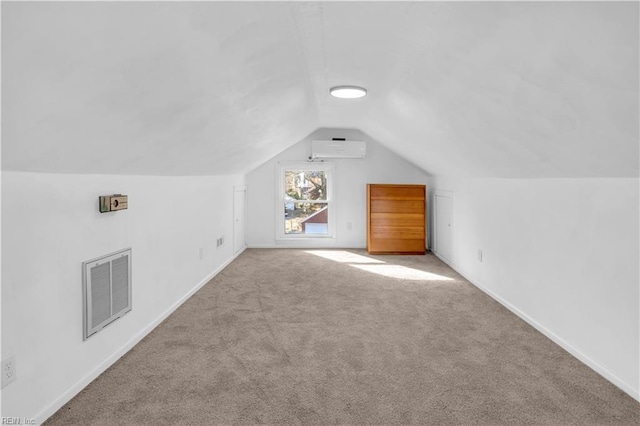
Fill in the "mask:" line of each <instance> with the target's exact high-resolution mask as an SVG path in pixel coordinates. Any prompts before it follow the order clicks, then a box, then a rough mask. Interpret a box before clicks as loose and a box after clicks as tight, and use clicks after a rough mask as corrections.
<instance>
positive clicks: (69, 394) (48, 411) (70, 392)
mask: <svg viewBox="0 0 640 426" xmlns="http://www.w3.org/2000/svg"><path fill="white" fill-rule="evenodd" d="M244 250H245V249H242V250H240V251H239V252H238V253H237V254H235V255H233V256H232V257H231V258H230V259H229V260H227V261H226V262H225V263H223V264H222V265H220V266H219V267H218V268H217V269H216V270H214V271H213V272H212V273H210V274H209V275H207V276H206V277H205V278H204V279H203V280H202V281H200V282H199V283H198V284H197V285H196V286H195V287H193V288H192V289H191V290H189V291H188V292H187V293H186V294H185V295H184V296H182V297H181V298H180V299H179V300H178V301H177V302H175V303H174V304H173V305H171V306H170V307H169V308H168V309H167V310H166V311H164V312H163V313H162V314H160V316H158V318H156V319H155V320H153V321H151V323H149V325H147V326H146V327H145V328H143V329H142V330H140V332H139V333H138V334H136V335H135V336H134V337H133V338H131V340H129V341H128V342H127V343H125V344H124V345H123V346H122V347H121V348H119V349H117V350H116V351H114V352H113V353H112V354H111V355H110V356H108V357H107V358H106V359H105V360H104V361H103V362H102V363H100V365H98V366H97V367H96V368H94V369H93V371H91V372H90V373H89V374H87V375H86V376H84V377H83V378H82V379H80V380H78V382H77V383H76V384H75V385H73V386H71V387H70V388H69V389H67V390H66V391H65V392H64V393H63V394H62V395H60V396H59V397H57V398H55V399H54V400H53V401H51V402H50V403H49V405H47V406H46V407H45V408H44V409H43V410H41V411H40V412H39V413H38V414H36V416H35V417H34V420H35V422H36V424H42V423H43V422H44V421H45V420H47V419H48V418H49V417H51V416H52V415H54V414H55V413H56V411H58V410H59V409H60V408H62V407H63V406H64V405H65V404H66V403H67V402H69V401H71V399H72V398H73V397H74V396H76V395H77V394H78V393H80V391H82V390H83V389H84V388H85V387H87V385H88V384H89V383H91V382H92V381H93V380H95V379H96V378H97V377H98V376H99V375H100V374H102V373H104V372H105V371H106V370H107V369H108V368H109V367H111V366H112V365H113V364H115V362H116V361H118V359H120V357H122V356H123V355H124V354H126V353H127V352H129V350H131V348H133V347H134V346H135V345H136V344H138V343H139V342H140V341H141V340H142V339H144V338H145V337H146V336H147V334H149V333H151V332H152V331H153V330H154V329H155V328H156V327H157V326H158V325H159V324H160V323H161V322H162V321H164V320H165V319H166V318H167V317H168V316H169V315H171V314H172V313H173V312H174V311H175V310H176V309H178V308H179V307H180V305H182V304H183V303H184V302H186V301H187V300H188V299H189V298H190V297H191V296H193V295H194V294H195V292H197V291H198V290H200V289H201V288H202V287H203V286H204V285H205V284H206V283H208V282H209V281H210V280H211V279H212V278H213V277H215V276H216V275H218V273H220V271H222V270H223V269H224V268H226V267H227V266H228V265H229V264H230V263H231V262H233V260H235V258H236V257H238V256H240V255H241V254H242V253H243V252H244Z"/></svg>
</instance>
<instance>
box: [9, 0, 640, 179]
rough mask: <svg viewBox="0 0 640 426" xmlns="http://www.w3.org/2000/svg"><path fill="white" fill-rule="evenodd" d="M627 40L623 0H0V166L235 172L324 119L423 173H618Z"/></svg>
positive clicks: (632, 140) (632, 147)
mask: <svg viewBox="0 0 640 426" xmlns="http://www.w3.org/2000/svg"><path fill="white" fill-rule="evenodd" d="M638 40H639V25H638V3H637V2H631V3H629V2H627V3H613V2H602V3H593V2H586V3H577V2H541V3H536V2H513V3H511V2H310V3H306V2H305V3H303V2H135V3H128V2H86V3H83V2H69V3H67V2H64V3H62V2H61V3H58V2H43V3H32V2H27V3H13V2H3V3H2V167H3V169H4V170H20V171H37V172H55V173H106V174H132V175H138V174H152V175H216V174H232V173H243V172H246V171H249V170H251V169H252V168H254V167H255V166H257V165H259V164H260V163H262V162H263V161H265V160H267V159H269V158H271V157H273V156H274V155H276V154H277V153H279V152H280V151H282V150H283V149H286V148H287V147H289V146H290V145H292V144H294V143H296V142H297V141H299V140H301V139H303V138H304V137H305V136H307V135H308V134H310V133H312V132H313V131H314V130H316V129H317V128H320V127H325V128H354V129H359V130H361V131H363V132H365V133H366V134H368V135H369V136H370V137H371V138H373V139H375V140H377V141H378V142H380V143H382V144H384V145H386V146H387V147H389V148H391V149H392V150H394V151H395V152H397V153H398V154H399V155H401V156H403V157H405V158H407V159H409V160H410V161H412V162H413V163H415V164H416V165H418V166H419V167H421V168H422V169H424V170H425V171H427V172H429V173H432V174H436V175H460V176H487V177H489V176H491V177H524V178H527V177H631V176H634V177H636V176H638V162H639V146H638V145H639V141H638V138H639V136H638V134H639V118H638V115H639V105H638V95H639V91H638V79H639V75H638V62H639V42H638ZM342 84H356V85H361V86H364V87H366V88H367V89H368V91H369V94H368V95H367V96H366V97H365V98H362V99H359V100H355V101H345V100H339V99H334V98H332V97H330V96H329V93H328V89H329V88H330V87H331V86H335V85H342Z"/></svg>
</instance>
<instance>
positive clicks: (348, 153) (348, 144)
mask: <svg viewBox="0 0 640 426" xmlns="http://www.w3.org/2000/svg"><path fill="white" fill-rule="evenodd" d="M366 153H367V144H366V142H361V141H347V140H336V139H334V140H330V141H311V159H314V160H315V159H323V158H364V156H365V154H366Z"/></svg>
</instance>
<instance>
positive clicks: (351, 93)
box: [329, 86, 367, 99]
mask: <svg viewBox="0 0 640 426" xmlns="http://www.w3.org/2000/svg"><path fill="white" fill-rule="evenodd" d="M329 93H331V96H333V97H334V98H341V99H356V98H361V97H363V96H364V95H366V94H367V90H366V89H363V88H362V87H358V86H336V87H332V88H331V89H329Z"/></svg>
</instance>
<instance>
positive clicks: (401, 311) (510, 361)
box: [46, 249, 640, 425]
mask: <svg viewBox="0 0 640 426" xmlns="http://www.w3.org/2000/svg"><path fill="white" fill-rule="evenodd" d="M375 262H379V263H375ZM265 423H268V424H278V425H280V424H351V425H361V424H432V425H470V424H483V425H507V424H516V425H607V424H622V425H637V424H639V423H640V403H638V402H636V401H634V400H633V399H632V398H630V397H629V396H627V395H626V394H625V393H623V392H622V391H621V390H619V389H618V388H616V387H615V386H613V385H612V384H610V383H609V382H607V381H606V380H605V379H603V378H602V377H600V376H599V375H598V374H597V373H595V372H593V371H592V370H591V369H589V368H588V367H586V366H585V365H583V364H582V363H581V362H579V361H578V360H576V359H575V358H573V357H572V356H571V355H569V354H568V353H567V352H565V351H564V350H562V349H561V348H560V347H558V346H557V345H555V344H554V343H553V342H551V341H550V340H549V339H547V338H546V337H544V336H543V335H541V334H540V333H538V332H537V331H535V330H534V329H533V328H531V327H530V326H529V325H527V324H526V323H525V322H523V321H522V320H520V319H519V318H517V317H516V316H514V315H513V314H511V313H510V312H509V311H507V310H506V309H505V308H503V307H502V306H501V305H500V304H498V303H497V302H495V301H493V300H492V299H491V298H489V297H488V296H486V295H485V294H484V293H482V292H481V291H479V290H478V289H476V288H475V287H474V286H472V285H471V284H469V283H468V282H467V281H465V280H464V279H463V278H462V277H460V276H459V275H458V274H456V273H455V272H454V271H452V270H451V269H450V268H449V267H447V266H446V265H445V264H443V263H442V262H441V261H439V260H438V259H437V258H436V257H435V256H433V255H431V254H428V255H426V256H369V255H367V254H366V252H365V251H363V250H349V251H348V252H345V251H322V250H317V251H313V252H307V251H304V250H286V249H282V250H266V249H265V250H258V249H250V250H247V251H246V252H245V253H243V254H242V255H241V256H240V257H238V258H237V259H236V260H235V261H234V262H233V263H232V264H231V265H229V266H228V267H227V268H226V269H225V270H224V271H222V272H221V273H220V274H219V275H218V276H216V277H215V278H214V279H213V280H212V281H211V282H209V283H208V284H207V285H206V286H204V287H203V288H202V289H201V290H200V291H199V292H198V293H196V294H195V295H194V296H193V297H192V298H191V299H189V300H188V301H187V302H186V303H185V304H184V305H183V306H181V307H180V308H179V309H178V310H177V311H176V312H175V313H174V314H173V315H171V316H170V317H169V318H168V319H167V320H166V321H164V322H163V323H162V324H161V325H160V326H159V327H158V328H156V329H155V330H154V331H153V332H152V333H150V334H149V335H148V336H147V337H146V338H145V339H144V340H142V341H141V342H140V343H139V344H138V345H137V346H135V347H134V348H133V349H132V350H131V351H130V352H129V353H127V354H126V355H125V356H124V357H122V358H121V359H120V360H119V361H118V362H117V363H116V364H114V365H113V366H112V367H111V368H110V369H109V370H107V371H106V372H105V373H104V374H102V375H101V376H100V377H98V378H97V379H96V380H95V381H94V382H93V383H91V384H90V385H89V386H88V387H87V388H86V389H84V390H83V391H82V392H81V393H80V394H78V395H77V396H76V397H75V398H74V399H73V400H72V401H70V402H69V403H68V404H67V405H65V406H64V407H63V408H62V409H60V410H59V411H58V412H57V413H56V414H55V415H54V416H52V417H51V418H50V419H49V420H48V421H47V423H46V424H48V425H73V424H80V425H94V424H100V425H115V424H121V425H134V424H148V425H161V424H185V425H187V424H189V425H208V424H265Z"/></svg>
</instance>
